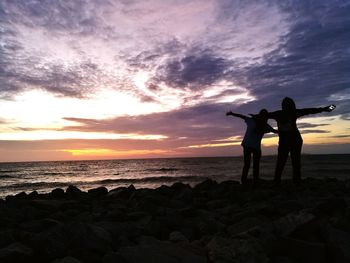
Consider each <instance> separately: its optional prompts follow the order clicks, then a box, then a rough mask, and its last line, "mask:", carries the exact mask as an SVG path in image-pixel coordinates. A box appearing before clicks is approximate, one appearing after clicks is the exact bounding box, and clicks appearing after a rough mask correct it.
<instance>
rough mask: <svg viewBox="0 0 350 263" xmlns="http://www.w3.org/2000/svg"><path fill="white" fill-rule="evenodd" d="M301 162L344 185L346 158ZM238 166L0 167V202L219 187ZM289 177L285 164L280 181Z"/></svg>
mask: <svg viewBox="0 0 350 263" xmlns="http://www.w3.org/2000/svg"><path fill="white" fill-rule="evenodd" d="M302 158H303V159H302V173H303V177H317V178H325V177H336V178H338V179H348V176H349V175H350V162H349V161H350V154H344V155H304V156H303V157H302ZM275 161H276V157H275V156H265V157H263V158H262V160H261V167H260V170H261V177H262V178H264V179H271V178H272V177H273V171H274V167H275ZM242 165H243V160H242V157H210V158H173V159H139V160H97V161H56V162H22V163H0V197H5V196H6V195H9V194H14V193H18V192H21V191H25V192H27V193H29V192H31V191H34V190H36V191H38V192H49V191H51V190H52V189H54V188H57V187H60V188H65V187H67V186H68V185H71V184H73V185H76V186H77V187H79V188H81V189H83V190H87V189H90V188H94V187H98V186H105V187H107V188H108V189H112V188H116V187H120V186H128V185H130V184H133V185H134V186H135V187H137V188H144V187H147V188H156V187H158V186H160V185H163V184H166V185H170V184H173V183H175V182H184V183H189V184H191V185H194V184H196V183H199V182H201V181H203V180H205V179H207V178H210V179H214V180H216V181H219V182H220V181H225V180H239V178H240V173H241V169H242ZM251 172H252V171H251ZM291 176H292V171H291V167H290V160H289V161H288V163H287V167H286V169H285V171H284V173H283V178H290V177H291Z"/></svg>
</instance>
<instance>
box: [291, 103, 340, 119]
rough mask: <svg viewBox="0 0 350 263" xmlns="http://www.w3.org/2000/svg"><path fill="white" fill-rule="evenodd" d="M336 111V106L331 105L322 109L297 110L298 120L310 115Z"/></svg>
mask: <svg viewBox="0 0 350 263" xmlns="http://www.w3.org/2000/svg"><path fill="white" fill-rule="evenodd" d="M334 109H335V105H333V104H332V105H329V106H327V107H322V108H304V109H297V118H299V117H301V116H304V115H308V114H316V113H320V112H324V111H326V112H331V111H332V110H334Z"/></svg>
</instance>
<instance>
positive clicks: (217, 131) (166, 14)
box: [0, 0, 350, 162]
mask: <svg viewBox="0 0 350 263" xmlns="http://www.w3.org/2000/svg"><path fill="white" fill-rule="evenodd" d="M349 14H350V1H349V0H343V1H337V0H332V1H329V0H317V1H316V0H314V1H311V0H286V1H279V0H275V1H268V0H265V1H258V0H245V1H239V0H220V1H217V0H206V1H202V0H142V1H141V0H75V1H68V0H66V1H65V0H57V1H53V0H40V1H39V0H2V1H0V161H3V162H6V161H38V160H81V159H114V158H158V157H193V156H236V155H241V154H242V149H241V146H240V142H241V140H242V136H243V135H244V131H245V124H244V122H243V121H242V120H240V119H236V118H233V117H226V116H225V113H226V112H227V111H229V110H232V111H234V112H237V113H241V114H249V113H257V112H258V111H259V110H260V109H261V108H266V109H268V110H269V111H275V110H279V109H280V108H281V100H282V99H283V98H284V97H286V96H289V97H292V98H293V99H294V100H295V102H296V105H297V108H304V107H321V106H327V105H329V104H335V105H337V108H336V110H335V111H333V112H331V113H321V114H317V115H310V116H306V117H305V118H302V119H300V120H298V127H299V129H300V131H301V133H302V135H303V139H304V146H303V153H307V154H312V153H316V154H320V153H322V154H330V153H350V125H349V120H350V103H349V101H350V74H349V73H350V16H349ZM270 124H271V125H272V126H276V123H275V122H274V121H270ZM277 143H278V139H277V137H276V135H270V134H269V135H265V138H264V139H263V154H266V155H270V154H276V145H277Z"/></svg>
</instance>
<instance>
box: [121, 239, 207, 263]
mask: <svg viewBox="0 0 350 263" xmlns="http://www.w3.org/2000/svg"><path fill="white" fill-rule="evenodd" d="M118 253H119V254H120V255H121V256H122V257H123V258H124V259H126V261H127V262H129V263H164V262H166V263H205V262H207V260H206V258H205V257H204V256H201V255H197V254H195V253H193V252H192V251H189V250H186V249H184V248H182V247H178V246H176V245H171V244H169V243H166V242H159V243H158V244H151V245H139V246H132V247H121V248H120V249H119V250H118Z"/></svg>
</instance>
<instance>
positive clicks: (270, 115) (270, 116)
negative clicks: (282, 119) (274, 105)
mask: <svg viewBox="0 0 350 263" xmlns="http://www.w3.org/2000/svg"><path fill="white" fill-rule="evenodd" d="M280 115H281V111H280V110H278V111H272V112H268V113H267V118H268V119H274V120H276V119H278V117H279V116H280Z"/></svg>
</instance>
